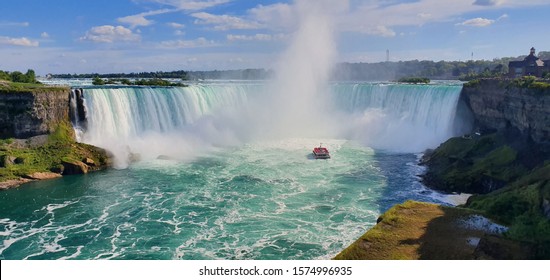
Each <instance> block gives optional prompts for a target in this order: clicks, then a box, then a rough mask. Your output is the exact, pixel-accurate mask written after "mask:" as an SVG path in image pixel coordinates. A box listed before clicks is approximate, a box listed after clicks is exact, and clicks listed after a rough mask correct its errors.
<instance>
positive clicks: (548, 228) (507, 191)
mask: <svg viewBox="0 0 550 280" xmlns="http://www.w3.org/2000/svg"><path fill="white" fill-rule="evenodd" d="M520 138H521V137H520V136H518V135H516V134H512V135H507V134H506V132H504V131H503V132H498V133H493V134H488V135H484V136H481V137H476V136H474V137H472V138H463V137H458V138H451V139H449V140H448V141H446V142H445V143H443V144H441V146H439V147H438V148H437V149H436V150H435V151H433V152H431V153H429V154H427V155H426V157H425V158H424V162H425V163H426V164H427V165H428V166H429V170H428V172H427V173H426V174H425V175H424V182H425V183H426V184H427V185H428V186H430V187H433V188H436V189H441V190H444V191H447V192H453V191H456V192H468V193H474V194H478V195H474V196H472V197H471V198H470V199H469V200H468V202H467V204H466V207H467V208H469V209H472V210H476V211H479V212H480V213H483V214H484V215H486V216H487V217H490V218H492V219H494V220H495V221H497V222H500V223H502V224H504V225H506V226H508V227H509V231H508V232H506V233H505V234H504V236H505V238H507V239H509V240H512V241H517V242H522V243H524V244H527V245H528V247H529V248H531V251H532V254H531V255H530V258H545V259H547V258H550V162H549V161H547V158H548V156H547V155H546V154H545V153H544V152H543V151H540V150H538V149H537V146H536V145H535V144H533V143H529V142H528V141H526V142H522V141H521V139H520ZM545 160H546V161H545Z"/></svg>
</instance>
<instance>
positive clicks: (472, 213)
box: [334, 201, 533, 260]
mask: <svg viewBox="0 0 550 280" xmlns="http://www.w3.org/2000/svg"><path fill="white" fill-rule="evenodd" d="M480 213H481V212H480V211H476V210H472V209H467V208H459V207H445V206H441V205H436V204H431V203H423V202H416V201H407V202H405V203H403V204H399V205H396V206H394V207H392V208H391V209H390V210H388V211H387V212H386V213H384V214H383V215H382V216H380V218H379V219H378V223H377V224H376V226H374V227H373V228H372V229H370V230H369V231H368V232H367V233H365V234H364V235H363V236H361V237H360V238H359V239H358V240H357V241H355V242H354V243H353V244H351V245H350V246H349V247H348V248H346V249H344V250H343V251H342V252H341V253H340V254H338V255H337V256H336V257H335V258H334V259H336V260H419V259H431V260H469V259H530V258H533V253H532V250H531V247H530V246H529V244H525V243H522V242H518V241H514V240H510V239H508V238H506V237H504V236H502V235H500V234H499V232H498V231H497V230H498V229H501V228H502V227H498V225H496V226H495V225H493V224H490V223H489V224H487V221H488V220H486V219H485V218H483V217H482V216H481V215H480Z"/></svg>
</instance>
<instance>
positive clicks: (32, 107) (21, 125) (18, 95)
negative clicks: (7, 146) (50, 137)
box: [0, 87, 71, 138]
mask: <svg viewBox="0 0 550 280" xmlns="http://www.w3.org/2000/svg"><path fill="white" fill-rule="evenodd" d="M70 92H71V91H70V89H69V88H53V87H52V88H49V87H43V88H39V89H29V90H2V91H0V138H12V137H13V138H28V137H32V136H36V135H42V134H49V133H51V132H53V130H54V129H55V128H56V125H57V124H58V123H59V122H60V121H63V120H67V119H68V116H69V95H70Z"/></svg>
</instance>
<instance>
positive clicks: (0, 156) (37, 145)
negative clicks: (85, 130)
mask: <svg viewBox="0 0 550 280" xmlns="http://www.w3.org/2000/svg"><path fill="white" fill-rule="evenodd" d="M81 163H83V164H85V165H86V166H85V170H86V172H87V171H88V170H90V171H92V170H98V169H101V168H104V167H106V166H108V165H109V158H108V156H107V153H106V152H105V151H104V150H102V149H99V148H96V147H93V146H90V145H86V144H81V143H77V142H76V141H74V132H73V129H72V127H71V125H70V124H69V123H68V122H62V123H59V124H58V125H57V128H56V130H55V131H54V133H52V134H50V135H44V136H39V137H34V138H30V139H26V140H15V139H3V140H0V182H3V181H8V180H17V179H20V178H33V175H32V174H35V173H42V172H44V173H57V174H65V175H66V174H70V173H71V172H70V171H69V170H68V169H67V168H68V167H69V166H70V165H71V164H73V165H81V166H84V165H82V164H81ZM86 172H82V173H86ZM77 173H78V172H77Z"/></svg>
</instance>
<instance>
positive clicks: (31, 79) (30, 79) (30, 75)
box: [25, 69, 36, 83]
mask: <svg viewBox="0 0 550 280" xmlns="http://www.w3.org/2000/svg"><path fill="white" fill-rule="evenodd" d="M25 76H26V80H27V83H36V73H34V70H32V69H29V70H27V73H25Z"/></svg>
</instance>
